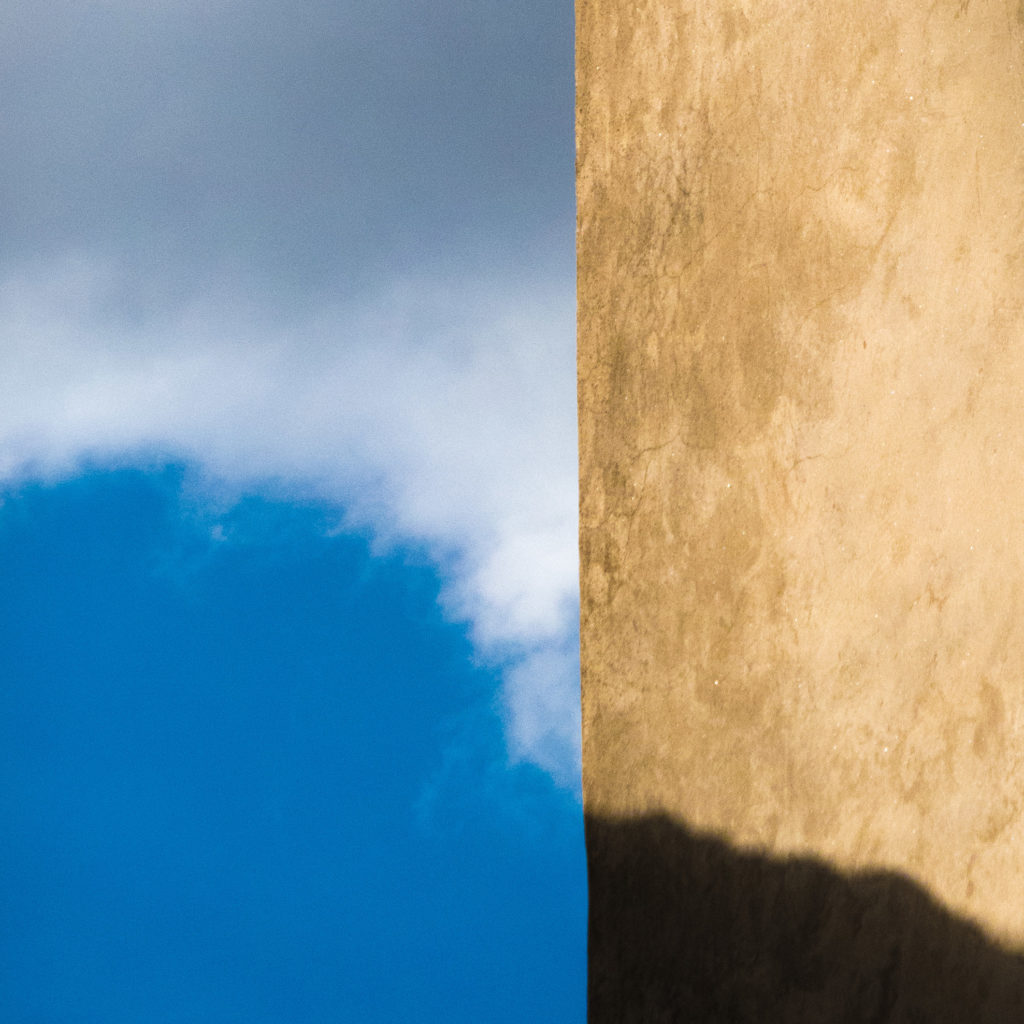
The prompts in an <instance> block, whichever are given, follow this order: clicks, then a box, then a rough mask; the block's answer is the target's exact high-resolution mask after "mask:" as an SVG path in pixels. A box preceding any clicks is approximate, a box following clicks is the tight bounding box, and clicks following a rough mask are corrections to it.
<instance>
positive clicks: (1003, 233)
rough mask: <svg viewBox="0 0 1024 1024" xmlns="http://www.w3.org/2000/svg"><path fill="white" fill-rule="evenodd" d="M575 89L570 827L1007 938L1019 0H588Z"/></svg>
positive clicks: (1018, 561) (1019, 514) (1017, 563)
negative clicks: (620, 834) (857, 883)
mask: <svg viewBox="0 0 1024 1024" xmlns="http://www.w3.org/2000/svg"><path fill="white" fill-rule="evenodd" d="M577 89H578V109H577V146H578V208H579V223H578V248H579V374H580V458H581V557H582V564H581V582H582V665H583V702H584V707H583V712H584V717H583V724H584V755H583V756H584V797H585V806H586V810H587V812H588V815H589V816H590V818H591V819H592V820H595V821H596V820H601V821H603V822H610V821H629V820H635V819H637V818H638V816H641V815H644V814H647V813H652V812H664V813H665V814H667V815H668V816H669V817H670V818H671V819H672V820H673V821H675V822H677V823H679V824H681V825H684V826H686V827H687V828H689V829H696V830H698V832H699V833H704V834H713V835H714V836H717V837H719V838H721V839H722V840H723V841H725V842H727V843H728V844H730V846H731V847H736V848H738V849H747V850H760V851H763V852H765V853H766V854H769V855H771V856H773V857H777V858H779V857H784V856H785V855H789V854H794V853H799V854H806V855H809V856H813V857H815V858H818V859H820V861H821V862H822V863H823V864H826V865H829V866H831V867H832V868H834V869H835V870H837V871H839V872H851V871H855V870H861V869H865V868H869V867H870V868H885V869H896V870H898V871H899V872H902V873H905V874H906V875H907V876H908V878H909V879H911V880H913V882H914V883H915V884H917V885H919V886H920V887H921V890H922V891H923V892H925V893H927V894H929V896H930V897H931V898H933V899H934V900H935V901H936V905H937V906H940V907H942V908H945V909H946V910H948V911H949V912H950V913H952V914H954V915H957V916H958V917H962V918H963V919H964V920H965V921H976V922H978V923H979V924H981V925H982V926H983V927H984V929H985V931H986V933H987V934H989V935H990V936H993V937H997V938H999V939H1000V940H1002V941H1004V942H1007V943H1024V814H1022V809H1024V699H1022V698H1024V587H1022V583H1024V5H1021V6H1018V0H953V2H945V0H937V2H934V3H927V2H922V3H916V2H914V3H912V2H899V0H896V2H881V0H829V2H818V3H813V4H812V3H803V2H793V0H760V2H754V0H750V2H742V0H741V2H729V0H722V2H714V3H698V2H696V0H640V2H625V0H577ZM592 845H593V844H592ZM593 854H594V851H593V849H592V850H591V872H592V877H593V875H594V873H595V872H599V871H600V870H601V861H600V858H598V859H597V860H595V859H594V855H593ZM592 940H593V934H592ZM638 1019H642V1018H638ZM1021 1019H1024V1017H1022V1018H1021Z"/></svg>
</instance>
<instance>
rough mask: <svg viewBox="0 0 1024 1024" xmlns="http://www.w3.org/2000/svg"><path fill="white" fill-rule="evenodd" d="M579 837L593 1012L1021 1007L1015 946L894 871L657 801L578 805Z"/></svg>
mask: <svg viewBox="0 0 1024 1024" xmlns="http://www.w3.org/2000/svg"><path fill="white" fill-rule="evenodd" d="M586 841H587V864H588V873H589V888H590V923H589V938H588V943H589V951H588V959H589V978H588V1020H589V1021H590V1024H605V1022H609V1024H610V1022H615V1024H631V1022H644V1024H647V1022H659V1024H661V1022H676V1021H678V1022H686V1024H746V1022H750V1024H889V1022H900V1024H903V1022H906V1024H1016V1022H1024V956H1021V955H1018V954H1017V953H1014V952H1012V951H1010V950H1007V949H1004V948H1002V947H1001V946H999V945H998V944H997V943H996V942H994V941H993V940H992V939H990V938H989V937H987V936H986V935H985V934H984V933H983V932H982V931H981V929H980V928H978V927H977V926H976V925H975V924H973V923H971V922H969V921H967V920H964V919H963V918H960V917H957V916H956V915H955V914H953V913H951V912H950V911H948V910H946V909H945V908H943V907H942V906H940V905H939V904H938V903H937V902H936V901H935V900H934V899H933V898H932V897H931V896H929V895H928V893H927V892H926V891H925V890H924V889H923V888H922V887H921V886H920V885H918V884H917V883H915V882H914V881H912V880H911V879H909V878H907V877H906V876H903V875H901V874H899V873H897V872H886V871H874V872H865V873H848V874H844V873H843V872H840V871H838V870H836V869H835V868H833V867H831V866H829V865H828V864H827V863H825V862H824V861H820V860H815V859H813V858H809V857H799V858H786V859H783V858H774V857H771V856H768V855H764V854H760V853H755V852H749V851H744V850H739V849H737V848H735V847H733V846H731V845H730V844H729V843H727V842H725V841H724V840H722V839H720V838H717V837H714V836H709V835H703V834H700V833H697V832H695V831H693V830H692V829H690V828H688V827H687V826H686V825H683V824H681V823H679V822H676V821H674V820H672V819H671V818H670V817H668V816H667V815H663V814H661V815H649V816H646V817H641V818H636V819H619V820H615V819H607V818H602V817H600V816H595V815H593V814H587V815H586ZM1008 898H1011V899H1012V898H1013V894H1012V893H1010V894H1008Z"/></svg>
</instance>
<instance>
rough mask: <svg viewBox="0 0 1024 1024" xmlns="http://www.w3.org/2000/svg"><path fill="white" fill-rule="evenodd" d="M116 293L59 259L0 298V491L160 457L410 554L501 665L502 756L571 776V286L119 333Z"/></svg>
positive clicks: (242, 313)
mask: <svg viewBox="0 0 1024 1024" xmlns="http://www.w3.org/2000/svg"><path fill="white" fill-rule="evenodd" d="M126 280H127V279H126V278H125V277H124V276H122V275H121V274H119V273H118V270H117V268H116V267H109V266H106V267H105V266H102V265H101V264H99V263H98V262H96V261H93V260H89V259H67V260H65V261H63V262H62V263H61V264H60V265H54V264H52V263H50V264H37V265H35V266H32V267H27V268H23V269H22V271H21V272H20V273H18V274H16V275H15V274H12V275H9V276H8V277H7V278H6V279H5V280H3V281H2V282H0V332H2V335H0V336H2V338H3V345H2V347H0V477H3V478H6V479H8V480H13V479H17V478H20V477H27V476H34V477H40V476H42V477H48V478H56V477H60V476H64V475H68V474H71V473H74V472H75V471H76V470H77V468H78V467H79V466H80V465H82V463H83V460H90V461H93V462H94V461H97V460H98V461H101V462H102V461H116V462H119V463H123V462H124V461H125V460H126V459H132V458H152V457H153V456H154V455H156V456H159V455H164V454H166V455H168V456H172V457H176V458H187V459H189V460H190V461H193V462H195V463H197V464H198V465H200V466H201V467H202V469H203V470H204V472H206V473H208V474H209V475H210V477H211V479H213V480H216V481H217V482H218V484H219V485H220V486H224V485H227V486H229V487H231V488H234V489H236V491H237V492H239V493H240V492H241V491H242V490H253V489H261V488H266V487H271V486H273V487H276V488H278V489H280V488H282V487H283V488H285V489H288V490H291V491H292V492H295V493H303V494H308V495H312V496H316V497H319V498H323V499H326V500H329V501H333V502H336V503H337V504H338V505H339V506H340V507H344V508H345V509H346V515H347V517H348V522H349V523H351V524H353V525H356V524H358V525H360V526H368V527H370V528H372V530H373V532H374V534H375V536H376V537H377V538H379V541H380V543H382V544H393V543H409V542H411V543H414V544H417V545H421V546H424V547H425V548H426V549H427V550H428V551H429V552H430V554H431V555H432V557H433V558H434V559H435V560H436V561H437V563H438V564H439V566H440V567H441V568H442V570H443V572H444V573H445V575H446V577H447V579H448V586H447V588H446V590H445V593H444V595H443V601H444V604H445V607H446V609H447V610H448V612H449V614H451V615H452V616H453V617H454V618H457V619H459V620H461V621H465V622H466V623H467V624H468V627H469V629H470V631H471V635H472V637H473V640H474V643H475V645H476V649H477V651H478V653H479V656H480V658H481V659H482V660H483V661H484V662H487V663H490V664H494V665H500V666H503V667H504V679H505V684H504V690H503V694H504V705H503V706H504V714H505V718H506V727H507V730H506V731H507V735H508V740H509V750H510V753H511V755H512V756H513V757H515V758H520V759H525V760H529V761H533V762H535V763H537V764H539V765H541V766H542V767H544V768H545V769H546V770H548V771H549V772H551V773H552V774H553V775H554V776H555V777H556V778H558V779H560V780H561V781H567V782H568V781H571V780H572V779H575V777H576V775H577V773H578V766H579V738H578V737H579V726H578V693H577V672H576V660H575V657H576V656H575V636H576V632H575V630H576V609H577V602H576V587H577V564H576V507H577V506H576V455H575V430H576V420H575V408H576V406H575V368H574V365H575V364H574V345H573V339H574V330H573V322H574V320H573V316H574V313H573V310H574V297H573V287H572V280H571V277H570V278H569V279H568V280H567V279H566V275H565V274H564V273H557V272H553V271H551V269H550V268H541V269H539V270H538V271H537V272H536V273H533V274H529V275H523V276H522V277H521V278H520V279H519V280H517V281H512V282H510V281H508V280H502V281H500V282H495V281H488V280H483V279H481V280H459V281H428V280H417V281H407V282H405V283H403V284H401V285H398V286H395V287H391V288H389V289H388V290H386V291H384V292H381V293H378V294H374V295H369V296H364V297H363V298H362V299H361V300H359V301H355V302H351V303H349V304H347V305H337V304H332V303H330V302H327V301H324V302H322V303H320V304H319V306H318V307H317V308H315V309H313V310H311V311H310V312H309V313H308V314H307V315H305V316H304V317H303V318H302V319H295V320H292V321H288V322H283V321H282V320H281V318H280V317H277V318H274V317H272V316H270V315H269V314H267V313H266V311H265V310H263V309H261V308H260V307H259V306H258V305H257V304H253V305H252V306H250V307H244V306H242V305H241V304H238V303H235V304H232V305H230V306H222V307H220V308H215V307H214V306H213V304H212V303H206V304H202V303H200V304H196V305H193V306H192V307H190V308H187V309H185V310H182V311H179V312H178V313H176V314H175V315H174V316H173V317H166V316H165V317H164V318H163V319H161V320H156V319H152V318H150V319H146V318H136V319H135V320H132V319H130V318H129V317H128V315H127V314H125V313H124V312H122V310H123V309H124V301H123V289H124V287H125V281H126Z"/></svg>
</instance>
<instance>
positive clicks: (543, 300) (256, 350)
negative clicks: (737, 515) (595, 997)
mask: <svg viewBox="0 0 1024 1024" xmlns="http://www.w3.org/2000/svg"><path fill="white" fill-rule="evenodd" d="M0 38H2V39H3V40H4V42H3V44H2V46H0V74H2V76H3V91H4V96H5V100H4V106H5V112H4V117H3V118H0V144H2V145H3V149H4V152H5V166H4V170H3V173H2V175H0V221H2V222H0V338H2V343H0V498H2V504H0V567H2V571H0V603H2V616H0V631H2V632H0V640H2V642H0V732H2V737H0V750H2V752H3V757H2V758H0V827H2V829H3V834H4V836H5V837H6V839H5V842H4V843H3V844H0V917H2V919H3V926H2V928H0V1019H3V1020H5V1021H11V1022H14V1024H21V1022H26V1024H27V1022H33V1024H39V1022H46V1024H51V1022H52V1024H65V1022H68V1024H71V1022H74V1024H77V1022H83V1024H86V1022H90V1024H91V1022H94V1021H96V1022H99V1021H102V1022H105V1024H107V1022H110V1024H116V1022H120V1021H132V1022H140V1021H142V1022H150V1021H152V1022H168V1024H170V1022H179V1021H180V1022H196V1024H201V1022H211V1024H213V1022H222V1021H223V1022H228V1021H231V1022H234V1021H239V1022H242V1021H244V1022H263V1021H267V1022H293V1021H294V1022H305V1021H310V1022H313V1021H341V1020H343V1021H348V1020H351V1021H399V1020H401V1021H404V1020H424V1021H428V1020H445V1021H461V1020H465V1021H475V1022H476V1021H481V1020H487V1021H506V1020H507V1021H521V1020H530V1021H546V1020H551V1021H571V1020H580V1021H582V1020H583V1017H584V959H585V948H584V947H585V930H586V923H585V917H586V906H585V904H586V896H585V874H584V858H583V845H582V821H581V809H580V806H579V724H578V723H579V719H578V681H577V672H578V657H577V648H578V634H577V626H576V621H577V607H578V603H577V593H576V573H577V563H576V451H575V377H574V322H573V313H574V253H573V216H574V211H573V142H572V7H571V4H560V5H554V4H551V3H550V2H541V0H536V2H528V3H523V4H519V5H505V4H499V3H489V2H475V3H456V2H445V0H440V2H436V0H435V2H432V3H429V4H427V3H418V2H412V0H401V2H399V0H392V2H389V0H383V2H378V3H375V4H373V5H369V4H354V3H344V2H333V3H326V2H311V3H304V4H298V5H297V4H284V3H280V2H271V0H217V2H213V3H211V2H209V0H206V2H204V3H198V2H193V0H147V2H146V3H145V4H142V3H139V2H136V0H96V2H92V3H82V2H81V0H33V2H32V3H28V2H22V0H8V2H7V3H5V4H4V5H3V6H2V8H0Z"/></svg>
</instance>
